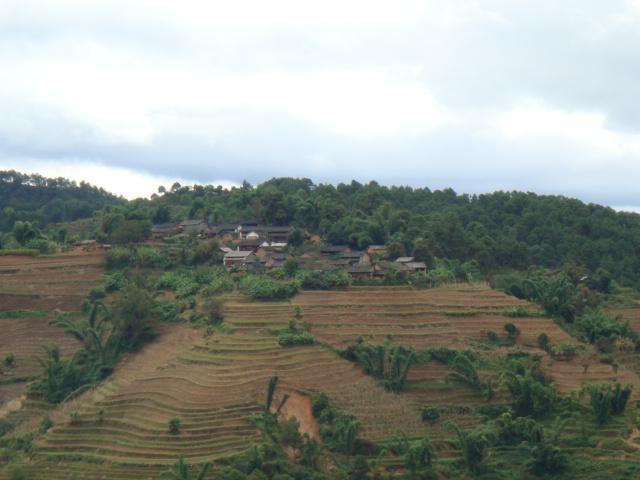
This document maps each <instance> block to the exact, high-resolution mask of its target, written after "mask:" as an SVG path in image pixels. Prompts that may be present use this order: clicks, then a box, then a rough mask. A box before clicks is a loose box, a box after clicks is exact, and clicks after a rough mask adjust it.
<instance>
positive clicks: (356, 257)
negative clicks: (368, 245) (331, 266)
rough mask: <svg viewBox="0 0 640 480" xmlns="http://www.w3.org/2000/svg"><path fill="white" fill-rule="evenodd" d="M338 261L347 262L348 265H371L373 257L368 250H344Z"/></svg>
mask: <svg viewBox="0 0 640 480" xmlns="http://www.w3.org/2000/svg"><path fill="white" fill-rule="evenodd" d="M338 261H343V262H346V263H347V264H348V265H371V257H370V256H369V254H368V253H367V252H357V251H349V252H342V253H340V256H339V259H338Z"/></svg>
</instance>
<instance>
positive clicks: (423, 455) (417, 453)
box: [404, 438, 437, 478]
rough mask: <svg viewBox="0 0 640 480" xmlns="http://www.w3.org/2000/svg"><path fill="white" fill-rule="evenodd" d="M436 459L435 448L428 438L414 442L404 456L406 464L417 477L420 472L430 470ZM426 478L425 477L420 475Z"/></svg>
mask: <svg viewBox="0 0 640 480" xmlns="http://www.w3.org/2000/svg"><path fill="white" fill-rule="evenodd" d="M434 459H435V450H434V449H433V446H432V445H431V441H430V440H429V439H428V438H424V439H422V440H418V441H417V442H413V443H412V444H411V445H410V446H409V449H408V450H407V453H406V454H405V456H404V466H405V468H406V469H407V470H408V471H409V473H410V474H411V477H412V478H416V477H417V475H418V474H419V473H423V472H424V471H425V470H430V469H431V466H432V464H433V460H434ZM418 478H424V477H422V476H421V477H418ZM435 478H437V477H435Z"/></svg>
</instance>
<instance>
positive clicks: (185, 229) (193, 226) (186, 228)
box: [178, 220, 209, 235]
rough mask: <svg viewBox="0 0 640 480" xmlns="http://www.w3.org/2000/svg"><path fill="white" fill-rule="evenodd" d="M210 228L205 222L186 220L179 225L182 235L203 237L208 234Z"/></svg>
mask: <svg viewBox="0 0 640 480" xmlns="http://www.w3.org/2000/svg"><path fill="white" fill-rule="evenodd" d="M208 229H209V226H208V225H207V222H205V221H204V220H184V221H182V222H180V223H179V224H178V230H179V231H180V232H182V233H187V234H196V235H201V234H204V233H205V232H207V230H208Z"/></svg>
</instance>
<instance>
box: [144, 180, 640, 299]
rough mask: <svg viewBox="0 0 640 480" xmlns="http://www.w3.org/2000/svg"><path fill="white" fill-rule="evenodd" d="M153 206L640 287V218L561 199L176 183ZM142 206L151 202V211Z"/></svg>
mask: <svg viewBox="0 0 640 480" xmlns="http://www.w3.org/2000/svg"><path fill="white" fill-rule="evenodd" d="M159 192H160V194H159V195H157V196H155V197H154V199H153V200H152V201H151V202H149V203H148V204H146V205H145V206H148V208H149V209H150V212H149V215H150V217H156V218H162V219H172V220H182V219H184V218H206V219H208V220H209V221H211V222H213V223H224V222H236V221H238V220H242V219H255V220H257V221H259V222H264V223H269V224H275V225H285V224H291V225H294V226H297V227H300V228H304V229H307V230H308V231H310V232H313V233H318V234H320V235H322V236H323V237H324V238H325V239H326V240H327V241H329V242H331V243H334V244H349V245H351V246H352V247H355V248H365V247H367V246H369V245H371V244H384V243H386V244H389V245H390V249H391V251H392V253H393V254H398V255H400V254H409V255H413V256H415V257H417V258H418V259H419V260H424V261H426V262H431V261H433V258H448V259H456V260H460V261H462V262H464V261H469V260H476V261H477V262H478V264H479V265H480V267H481V269H482V270H483V271H485V272H486V271H495V270H497V269H501V268H513V269H519V270H524V269H526V268H528V267H529V266H530V265H540V266H543V267H547V268H560V267H563V266H566V265H568V264H574V265H578V266H582V267H585V268H587V269H588V270H589V271H592V272H594V271H596V270H598V269H602V270H603V271H604V272H607V273H609V274H610V275H611V276H613V278H615V279H617V280H619V281H621V282H623V283H626V284H631V285H634V286H638V284H640V255H639V254H640V216H639V215H637V214H633V213H621V212H616V211H614V210H613V209H611V208H607V207H603V206H598V205H593V204H585V203H583V202H581V201H579V200H574V199H569V198H565V197H560V196H540V195H536V194H533V193H523V192H495V193H491V194H484V195H466V194H457V193H456V192H454V191H453V190H451V189H446V190H437V191H431V190H429V189H428V188H410V187H385V186H382V185H379V184H378V183H376V182H370V183H368V184H360V183H358V182H355V181H352V182H351V183H349V184H344V183H341V184H339V185H337V186H333V185H327V184H319V185H315V184H314V183H313V182H312V181H311V180H309V179H294V178H277V179H272V180H269V181H267V182H265V183H262V184H261V185H258V186H257V187H253V186H251V185H249V184H248V183H246V182H245V183H244V184H243V185H242V186H240V187H237V188H233V189H230V190H225V189H223V188H221V187H214V186H201V185H196V186H193V187H184V186H180V185H179V184H177V183H176V184H174V185H173V186H172V187H171V188H170V189H169V190H168V191H166V190H165V189H164V188H161V189H160V191H159ZM141 206H142V205H141Z"/></svg>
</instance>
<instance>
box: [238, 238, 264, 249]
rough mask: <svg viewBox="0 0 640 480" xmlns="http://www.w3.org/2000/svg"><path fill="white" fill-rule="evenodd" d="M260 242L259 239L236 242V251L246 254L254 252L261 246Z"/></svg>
mask: <svg viewBox="0 0 640 480" xmlns="http://www.w3.org/2000/svg"><path fill="white" fill-rule="evenodd" d="M262 243H263V242H262V240H259V239H257V238H256V239H246V240H240V241H239V242H238V250H240V251H247V252H255V251H256V250H258V249H259V248H260V247H261V246H262Z"/></svg>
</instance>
